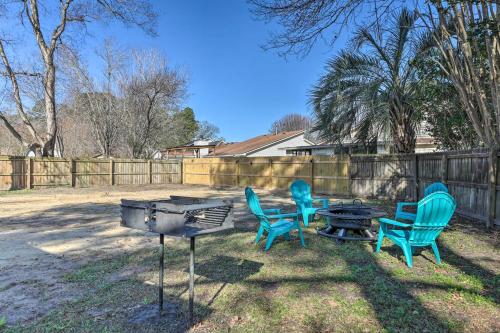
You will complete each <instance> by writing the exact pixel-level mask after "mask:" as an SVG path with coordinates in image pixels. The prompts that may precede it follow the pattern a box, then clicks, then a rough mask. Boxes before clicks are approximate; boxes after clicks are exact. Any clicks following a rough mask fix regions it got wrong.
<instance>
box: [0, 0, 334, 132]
mask: <svg viewBox="0 0 500 333" xmlns="http://www.w3.org/2000/svg"><path fill="white" fill-rule="evenodd" d="M154 3H155V6H156V8H157V10H158V12H159V18H158V27H157V34H158V36H157V37H151V36H148V35H146V34H145V33H144V32H143V31H141V30H140V29H138V28H133V27H132V28H126V27H124V26H123V25H122V24H119V23H113V24H111V25H110V26H104V25H103V24H92V25H91V26H90V30H89V32H90V34H91V36H90V37H88V38H84V39H82V50H83V51H82V54H83V55H84V57H86V62H87V63H88V64H89V65H90V68H91V69H92V68H93V69H97V68H98V67H99V66H101V64H100V63H99V62H98V61H99V60H98V59H97V57H96V56H95V50H96V48H99V47H100V46H102V42H103V40H104V39H106V38H111V39H113V40H114V41H115V42H116V44H117V45H118V46H120V47H122V48H125V49H126V48H136V49H147V48H156V49H159V50H160V51H161V52H162V53H163V54H164V55H165V56H166V57H167V59H168V60H169V62H170V64H171V65H172V66H178V67H180V68H182V69H183V70H184V71H186V72H187V73H188V76H189V88H188V91H189V96H188V97H187V99H186V100H185V102H184V103H183V104H184V105H183V106H189V107H192V108H193V109H194V111H195V113H196V116H197V118H198V119H199V120H207V121H209V122H211V123H213V124H215V125H217V126H218V127H219V128H220V130H221V133H220V134H221V135H222V136H223V137H224V138H225V139H226V140H228V141H241V140H245V139H247V138H250V137H253V136H256V135H259V134H264V133H267V131H268V130H269V127H270V125H271V123H272V122H273V121H275V120H277V119H279V118H280V117H282V116H284V115H286V114H288V113H300V114H304V115H306V114H309V113H310V109H309V107H308V105H307V95H308V91H309V89H310V88H311V87H312V85H313V84H314V83H315V82H316V81H317V79H318V78H319V76H320V75H321V74H322V73H323V71H324V65H325V62H326V60H327V59H328V58H330V57H331V56H333V55H334V54H335V50H332V49H331V48H329V47H327V46H326V45H324V44H322V43H318V44H317V45H316V46H315V48H314V49H313V50H312V52H311V53H310V54H309V55H308V56H307V57H306V58H305V59H296V58H293V57H291V58H289V59H287V60H285V59H283V58H281V57H279V56H278V55H277V54H276V52H275V51H267V52H266V51H264V50H262V48H261V45H262V44H264V43H265V42H266V40H268V38H269V32H270V31H273V30H275V29H277V28H278V27H277V26H275V25H272V24H269V25H266V24H265V23H264V22H262V21H256V20H254V18H252V15H251V13H250V11H249V8H248V5H247V3H246V1H245V0H211V1H204V0H184V1H156V2H154ZM47 10H48V11H50V9H47ZM15 19H17V17H11V18H6V20H5V21H4V22H1V23H0V29H2V30H6V31H8V32H9V34H11V35H13V36H18V38H17V39H18V40H20V41H22V40H24V41H23V42H20V43H18V44H17V45H16V46H15V50H14V51H13V52H15V53H18V54H19V55H20V56H21V58H23V59H25V58H28V59H29V57H26V53H27V52H32V53H33V54H35V53H36V54H37V56H38V52H39V51H38V50H37V48H36V46H35V45H34V41H33V37H32V35H31V32H29V31H28V30H26V31H24V30H25V29H28V27H27V26H26V27H24V29H23V28H22V27H20V28H21V29H16V30H12V28H11V27H12V24H14V22H8V21H9V20H15ZM43 23H44V22H43V21H42V24H43ZM45 23H47V22H45ZM48 23H49V24H50V23H54V22H48ZM15 24H17V26H18V24H19V23H18V21H16V22H15ZM51 25H52V24H51ZM24 33H28V35H29V36H28V37H27V39H25V38H23V34H24ZM335 46H336V47H342V40H340V41H338V42H337V44H336V45H335ZM13 58H14V55H13Z"/></svg>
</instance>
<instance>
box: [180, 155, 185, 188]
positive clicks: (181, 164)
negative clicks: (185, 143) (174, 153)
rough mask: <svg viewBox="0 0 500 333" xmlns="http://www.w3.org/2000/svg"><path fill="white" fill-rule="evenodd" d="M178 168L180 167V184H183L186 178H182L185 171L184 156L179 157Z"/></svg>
mask: <svg viewBox="0 0 500 333" xmlns="http://www.w3.org/2000/svg"><path fill="white" fill-rule="evenodd" d="M180 168H181V184H185V183H186V180H185V179H184V173H185V170H184V168H185V166H184V157H181V160H180Z"/></svg>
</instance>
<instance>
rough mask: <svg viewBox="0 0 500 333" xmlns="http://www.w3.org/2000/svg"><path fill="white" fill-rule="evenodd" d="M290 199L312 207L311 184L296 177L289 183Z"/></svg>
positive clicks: (298, 203)
mask: <svg viewBox="0 0 500 333" xmlns="http://www.w3.org/2000/svg"><path fill="white" fill-rule="evenodd" d="M290 192H292V199H293V201H295V203H296V204H297V205H302V206H304V207H312V201H313V200H312V196H311V186H310V185H309V184H308V183H307V182H305V181H304V180H302V179H296V180H294V181H293V183H292V184H291V185H290Z"/></svg>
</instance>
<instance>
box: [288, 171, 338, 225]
mask: <svg viewBox="0 0 500 333" xmlns="http://www.w3.org/2000/svg"><path fill="white" fill-rule="evenodd" d="M290 192H292V199H293V201H295V204H296V206H297V213H299V214H301V215H302V221H303V222H304V225H305V226H306V227H307V226H308V225H309V220H310V217H311V216H312V218H314V215H315V214H316V211H317V210H318V209H321V208H328V204H329V200H328V198H313V197H312V196H311V186H309V184H308V183H306V182H305V181H303V180H302V179H297V180H295V181H294V182H293V183H292V184H291V185H290ZM315 202H320V203H321V207H314V206H313V203H315Z"/></svg>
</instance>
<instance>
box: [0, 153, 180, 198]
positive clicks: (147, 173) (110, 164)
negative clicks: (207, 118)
mask: <svg viewBox="0 0 500 333" xmlns="http://www.w3.org/2000/svg"><path fill="white" fill-rule="evenodd" d="M181 169H182V166H181V161H180V160H136V159H63V158H25V157H15V156H0V190H12V189H25V188H39V187H47V186H71V187H89V186H99V185H130V184H169V183H181V180H182V177H181Z"/></svg>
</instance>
